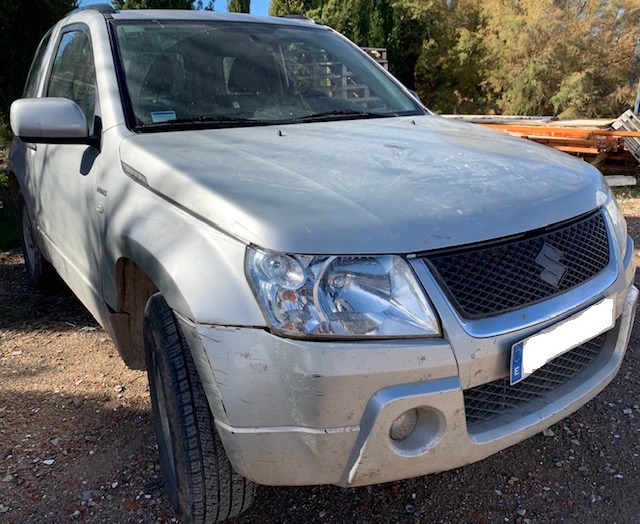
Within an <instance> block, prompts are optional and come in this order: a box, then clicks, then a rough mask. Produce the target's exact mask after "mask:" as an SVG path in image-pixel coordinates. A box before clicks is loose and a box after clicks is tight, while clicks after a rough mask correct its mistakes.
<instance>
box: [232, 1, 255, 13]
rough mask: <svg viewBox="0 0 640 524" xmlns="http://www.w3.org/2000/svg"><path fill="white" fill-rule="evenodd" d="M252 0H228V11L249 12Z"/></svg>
mask: <svg viewBox="0 0 640 524" xmlns="http://www.w3.org/2000/svg"><path fill="white" fill-rule="evenodd" d="M250 6H251V0H227V11H229V12H230V13H248V12H249V8H250Z"/></svg>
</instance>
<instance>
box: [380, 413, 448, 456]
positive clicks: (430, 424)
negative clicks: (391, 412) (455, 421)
mask: <svg viewBox="0 0 640 524" xmlns="http://www.w3.org/2000/svg"><path fill="white" fill-rule="evenodd" d="M446 425H447V423H446V420H445V417H444V415H443V414H442V412H441V411H439V410H437V409H435V408H433V407H431V406H419V407H415V408H412V409H408V410H406V411H404V412H403V413H402V414H401V415H400V416H398V417H397V418H396V419H395V420H394V421H393V422H392V423H391V425H390V427H389V445H390V447H391V449H392V450H393V451H394V452H395V453H397V454H398V455H400V456H403V457H418V456H420V455H423V454H424V453H427V452H428V451H429V450H430V449H433V448H434V447H436V446H437V445H438V443H439V442H440V441H441V440H442V437H443V436H444V432H445V427H446Z"/></svg>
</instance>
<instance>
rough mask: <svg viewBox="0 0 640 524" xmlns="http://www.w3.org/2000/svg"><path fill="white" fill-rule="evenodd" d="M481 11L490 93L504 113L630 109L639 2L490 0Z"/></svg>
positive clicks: (602, 113) (586, 112)
mask: <svg viewBox="0 0 640 524" xmlns="http://www.w3.org/2000/svg"><path fill="white" fill-rule="evenodd" d="M482 10H483V16H484V18H485V20H486V25H485V28H484V30H483V42H484V45H485V46H486V62H485V72H486V74H485V87H486V91H487V94H488V96H489V97H490V98H492V99H493V100H494V102H495V105H496V106H497V108H498V109H499V110H500V111H501V112H503V113H512V114H531V115H540V114H559V115H561V116H564V117H597V116H617V114H619V113H621V112H622V111H623V110H624V108H625V105H626V104H628V103H629V99H630V95H631V93H630V89H629V88H628V84H627V82H626V79H627V78H628V74H629V65H630V64H631V55H632V53H633V47H634V42H635V36H636V33H637V28H638V25H639V23H640V8H638V5H637V0H598V1H594V2H585V1H578V0H486V2H484V3H483V8H482Z"/></svg>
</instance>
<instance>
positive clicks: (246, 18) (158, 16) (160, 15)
mask: <svg viewBox="0 0 640 524" xmlns="http://www.w3.org/2000/svg"><path fill="white" fill-rule="evenodd" d="M81 11H83V12H88V11H95V12H98V13H101V14H102V15H103V16H104V17H105V18H109V19H112V20H118V21H120V20H121V21H136V20H139V21H145V20H167V21H169V20H183V21H220V22H236V23H237V22H240V23H242V22H245V23H262V24H274V25H290V26H296V27H309V25H315V26H316V27H322V28H326V29H328V28H327V27H326V26H323V25H322V24H319V23H317V22H314V21H313V20H311V19H309V18H305V17H276V16H258V15H250V14H245V13H222V12H214V11H198V10H186V9H185V10H182V9H123V10H121V11H118V10H115V9H114V8H113V7H111V6H110V5H108V4H94V5H88V6H83V7H80V8H78V9H75V10H74V11H72V12H71V13H69V14H76V13H79V12H81Z"/></svg>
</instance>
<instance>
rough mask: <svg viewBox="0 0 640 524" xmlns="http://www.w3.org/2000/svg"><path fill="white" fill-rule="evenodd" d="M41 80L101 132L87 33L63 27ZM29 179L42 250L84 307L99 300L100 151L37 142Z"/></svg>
mask: <svg viewBox="0 0 640 524" xmlns="http://www.w3.org/2000/svg"><path fill="white" fill-rule="evenodd" d="M54 53H55V55H54V57H53V63H52V65H51V67H50V68H49V72H48V76H47V78H46V80H45V86H44V93H43V94H44V96H48V97H64V98H68V99H70V100H73V101H74V102H76V103H77V104H78V105H79V106H80V108H81V109H82V111H83V113H84V114H85V116H86V118H87V123H88V126H89V133H90V134H95V135H98V134H99V133H100V117H99V115H100V111H99V104H98V96H97V89H96V69H95V60H94V55H93V51H92V46H91V37H90V32H89V29H88V28H87V27H86V26H84V25H79V24H75V25H72V26H69V27H67V28H65V29H63V30H62V31H61V33H60V35H59V37H58V40H57V44H56V47H55V49H54ZM32 160H33V163H32V177H33V186H34V189H35V192H34V193H35V194H34V198H35V200H36V201H37V202H35V204H36V205H35V206H34V207H35V209H36V213H37V215H36V216H35V217H33V218H34V219H35V222H36V224H37V227H38V228H39V230H40V233H41V236H42V238H43V240H44V242H45V250H46V253H47V256H48V257H49V259H50V261H51V262H52V263H53V265H54V267H55V268H56V269H57V271H58V273H59V274H60V276H62V278H63V279H64V280H65V282H66V283H67V284H68V285H69V287H70V288H71V289H72V290H73V291H74V293H75V294H76V295H78V297H79V298H80V299H81V300H82V301H83V302H84V303H85V304H86V305H87V306H89V307H90V306H91V304H93V303H95V302H94V301H98V297H99V288H100V285H99V282H100V280H99V264H98V261H99V257H100V244H99V241H98V225H97V221H98V218H97V216H98V211H97V210H96V173H97V171H98V169H99V168H100V151H99V150H98V149H97V148H95V147H93V146H89V145H86V144H85V145H83V144H38V145H37V148H36V150H35V152H34V154H33V159H32ZM90 309H91V307H90Z"/></svg>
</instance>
